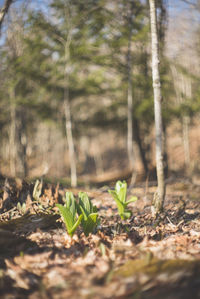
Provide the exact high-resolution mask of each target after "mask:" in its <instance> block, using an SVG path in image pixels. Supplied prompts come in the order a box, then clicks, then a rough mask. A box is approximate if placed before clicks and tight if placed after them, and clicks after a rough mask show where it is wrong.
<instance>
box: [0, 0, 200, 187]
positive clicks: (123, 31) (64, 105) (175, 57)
mask: <svg viewBox="0 0 200 299" xmlns="http://www.w3.org/2000/svg"><path fill="white" fill-rule="evenodd" d="M157 2H158V21H159V28H158V32H159V39H160V56H161V64H160V71H161V81H162V94H163V118H164V120H163V121H164V135H165V166H166V172H167V171H168V173H170V174H171V173H172V172H174V171H175V172H176V173H177V172H179V173H181V174H183V173H185V174H187V175H188V174H191V172H192V171H193V173H194V174H195V173H196V174H198V173H199V171H200V166H199V156H200V130H199V112H200V89H199V76H200V68H199V64H200V38H199V37H200V35H199V31H200V21H199V15H200V14H199V13H200V11H199V6H198V3H196V1H195V5H193V4H186V3H185V2H184V1H182V2H181V1H167V0H166V1H157ZM171 2H172V3H171ZM174 2H176V3H174ZM186 2H187V1H186ZM0 61H1V64H0V128H1V130H0V135H1V139H0V142H1V147H0V172H1V174H3V175H6V176H12V177H16V176H18V177H36V176H44V175H45V176H47V177H54V178H56V177H57V178H58V177H59V178H60V177H68V178H70V175H71V184H72V185H73V186H76V184H77V177H78V179H79V180H80V181H84V180H86V179H87V180H88V181H94V180H95V178H96V180H97V181H98V180H99V181H100V180H101V178H102V177H103V178H104V179H103V180H106V178H107V177H109V176H110V175H111V176H112V177H113V176H115V175H117V173H119V174H121V173H122V172H123V173H124V175H128V174H131V173H132V172H133V171H134V174H135V179H136V180H137V177H138V176H139V174H141V173H143V174H144V178H145V177H148V175H149V174H151V173H152V171H153V170H154V168H155V150H154V148H155V146H154V113H153V90H152V77H151V44H150V24H149V5H148V1H142V0H140V1H139V0H138V1H131V0H130V1H125V0H110V1H106V0H73V1H72V0H71V1H70V0H52V1H51V0H46V1H16V2H14V3H13V5H12V6H11V8H10V10H9V13H8V15H7V16H6V19H5V22H4V24H3V27H2V29H1V44H0Z"/></svg>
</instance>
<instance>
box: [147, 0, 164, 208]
mask: <svg viewBox="0 0 200 299" xmlns="http://www.w3.org/2000/svg"><path fill="white" fill-rule="evenodd" d="M149 4H150V20H151V43H152V79H153V92H154V117H155V132H156V171H157V181H158V188H157V192H156V193H155V194H154V202H153V205H154V209H155V212H156V213H158V212H160V211H161V210H162V208H163V203H164V199H165V180H164V161H163V125H162V109H161V102H162V94H161V83H160V73H159V45H158V32H157V13H156V4H155V0H149Z"/></svg>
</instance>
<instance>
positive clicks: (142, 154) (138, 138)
mask: <svg viewBox="0 0 200 299" xmlns="http://www.w3.org/2000/svg"><path fill="white" fill-rule="evenodd" d="M133 126H134V138H135V141H136V143H137V145H138V148H139V152H140V157H141V160H142V165H143V168H144V172H145V175H146V177H147V176H148V173H149V167H148V161H147V159H146V155H145V147H144V145H143V143H142V139H141V136H140V126H139V122H138V120H137V119H134V120H133Z"/></svg>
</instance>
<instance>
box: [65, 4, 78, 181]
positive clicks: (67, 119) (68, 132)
mask: <svg viewBox="0 0 200 299" xmlns="http://www.w3.org/2000/svg"><path fill="white" fill-rule="evenodd" d="M66 15H67V16H68V22H70V7H69V6H68V7H67V11H66ZM68 26H69V28H68V30H69V32H68V36H67V40H66V41H64V44H63V45H64V51H65V69H64V82H65V88H64V115H65V128H66V136H67V144H68V149H69V159H70V172H71V186H72V187H76V186H77V170H76V155H75V147H74V139H73V133H72V121H71V108H70V94H69V77H70V70H69V65H70V44H71V28H70V24H68Z"/></svg>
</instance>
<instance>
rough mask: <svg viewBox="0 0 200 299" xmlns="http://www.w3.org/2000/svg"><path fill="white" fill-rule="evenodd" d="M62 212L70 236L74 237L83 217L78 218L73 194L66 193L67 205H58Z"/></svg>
mask: <svg viewBox="0 0 200 299" xmlns="http://www.w3.org/2000/svg"><path fill="white" fill-rule="evenodd" d="M56 206H57V207H58V209H59V211H60V214H61V216H62V218H63V221H64V223H65V225H66V228H67V232H68V234H69V235H70V236H71V237H72V236H73V234H74V233H75V231H76V229H77V227H78V226H79V224H80V223H81V220H82V218H83V215H82V214H81V215H79V216H78V218H77V216H76V215H77V208H76V201H75V199H74V196H73V194H72V192H66V203H65V205H64V206H63V205H60V204H57V205H56Z"/></svg>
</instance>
